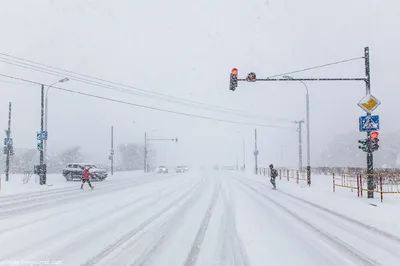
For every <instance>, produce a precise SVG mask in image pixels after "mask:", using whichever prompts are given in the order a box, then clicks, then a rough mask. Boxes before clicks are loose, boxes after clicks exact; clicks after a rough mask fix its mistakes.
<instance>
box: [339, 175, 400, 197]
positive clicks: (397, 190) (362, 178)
mask: <svg viewBox="0 0 400 266" xmlns="http://www.w3.org/2000/svg"><path fill="white" fill-rule="evenodd" d="M372 176H373V182H374V183H373V184H374V189H373V190H372V191H373V192H375V193H379V194H380V199H381V202H383V195H384V194H400V174H392V173H375V174H372ZM332 181H333V192H336V187H343V188H349V189H351V191H352V192H353V191H355V190H357V197H363V192H365V191H366V192H368V191H369V190H368V175H367V174H365V173H342V174H335V173H333V174H332Z"/></svg>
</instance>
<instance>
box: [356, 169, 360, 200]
mask: <svg viewBox="0 0 400 266" xmlns="http://www.w3.org/2000/svg"><path fill="white" fill-rule="evenodd" d="M359 177H360V175H359V174H357V175H356V178H357V197H360V179H359Z"/></svg>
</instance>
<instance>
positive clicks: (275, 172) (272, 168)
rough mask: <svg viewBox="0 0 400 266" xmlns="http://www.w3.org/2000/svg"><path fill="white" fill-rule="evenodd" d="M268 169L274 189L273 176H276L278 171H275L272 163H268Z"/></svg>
mask: <svg viewBox="0 0 400 266" xmlns="http://www.w3.org/2000/svg"><path fill="white" fill-rule="evenodd" d="M269 169H270V170H271V174H270V176H271V180H270V181H271V184H272V185H273V186H274V189H276V183H275V178H276V177H277V176H278V171H276V169H275V168H274V165H273V164H270V165H269Z"/></svg>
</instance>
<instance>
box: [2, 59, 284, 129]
mask: <svg viewBox="0 0 400 266" xmlns="http://www.w3.org/2000/svg"><path fill="white" fill-rule="evenodd" d="M5 57H6V58H5ZM10 58H11V59H10ZM12 58H15V59H17V60H20V61H23V62H18V61H16V60H14V59H12ZM0 62H3V63H6V64H10V65H14V66H18V67H22V68H26V69H31V70H34V71H38V72H41V73H45V74H49V75H54V76H58V77H68V78H70V79H71V80H75V81H78V82H82V83H86V84H90V85H94V86H99V87H103V88H106V89H109V90H114V91H119V92H122V93H128V94H132V95H136V96H141V97H146V98H150V99H156V100H162V101H165V102H169V103H174V104H180V105H184V106H187V107H200V108H203V109H210V110H213V111H217V112H223V113H227V114H231V115H238V116H242V117H246V118H253V119H263V120H275V121H281V122H288V123H290V122H291V120H289V119H284V118H274V117H268V116H264V115H259V114H252V113H249V112H245V111H241V110H235V109H229V108H225V107H220V106H215V105H210V104H205V103H201V102H197V101H193V100H188V99H183V98H179V97H175V96H170V95H166V94H162V93H158V92H153V91H149V90H144V89H140V88H137V87H133V86H130V85H126V84H122V83H117V82H113V81H109V80H105V79H100V78H96V77H92V76H89V75H85V74H80V73H77V72H73V71H69V70H65V69H61V68H57V67H53V66H49V65H46V64H42V63H37V62H34V61H31V60H27V59H23V58H19V57H14V56H11V55H8V54H4V53H0ZM24 62H28V63H29V64H28V63H24ZM32 64H34V65H32ZM36 65H39V66H43V67H39V66H36ZM44 67H45V68H44ZM48 68H50V69H48ZM53 69H56V70H53ZM60 71H61V72H60ZM63 72H65V73H70V74H65V73H63ZM71 74H72V75H71ZM77 75H78V76H82V77H84V78H82V77H77ZM93 80H98V81H101V82H98V81H93ZM104 82H106V83H110V84H114V85H109V84H104ZM115 85H116V86H122V87H126V88H130V89H124V88H119V87H116V86H115ZM132 90H136V91H132Z"/></svg>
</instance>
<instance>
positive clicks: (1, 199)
mask: <svg viewBox="0 0 400 266" xmlns="http://www.w3.org/2000/svg"><path fill="white" fill-rule="evenodd" d="M151 176H152V177H153V176H154V175H151ZM143 177H145V175H141V176H138V177H136V178H135V179H134V180H137V179H139V180H140V179H141V178H143ZM131 181H132V180H131V179H122V180H113V181H108V180H106V181H103V182H99V184H106V185H108V184H116V183H129V182H131ZM74 183H76V184H77V185H70V186H67V187H62V188H53V189H49V190H41V191H33V192H28V193H20V194H15V195H7V196H0V207H3V206H5V205H6V204H7V203H9V202H13V203H16V202H31V201H32V200H33V199H35V198H41V197H47V196H52V195H60V194H63V193H68V192H70V191H76V188H77V187H78V184H80V183H81V182H74ZM97 183H98V182H94V183H93V184H97Z"/></svg>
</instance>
